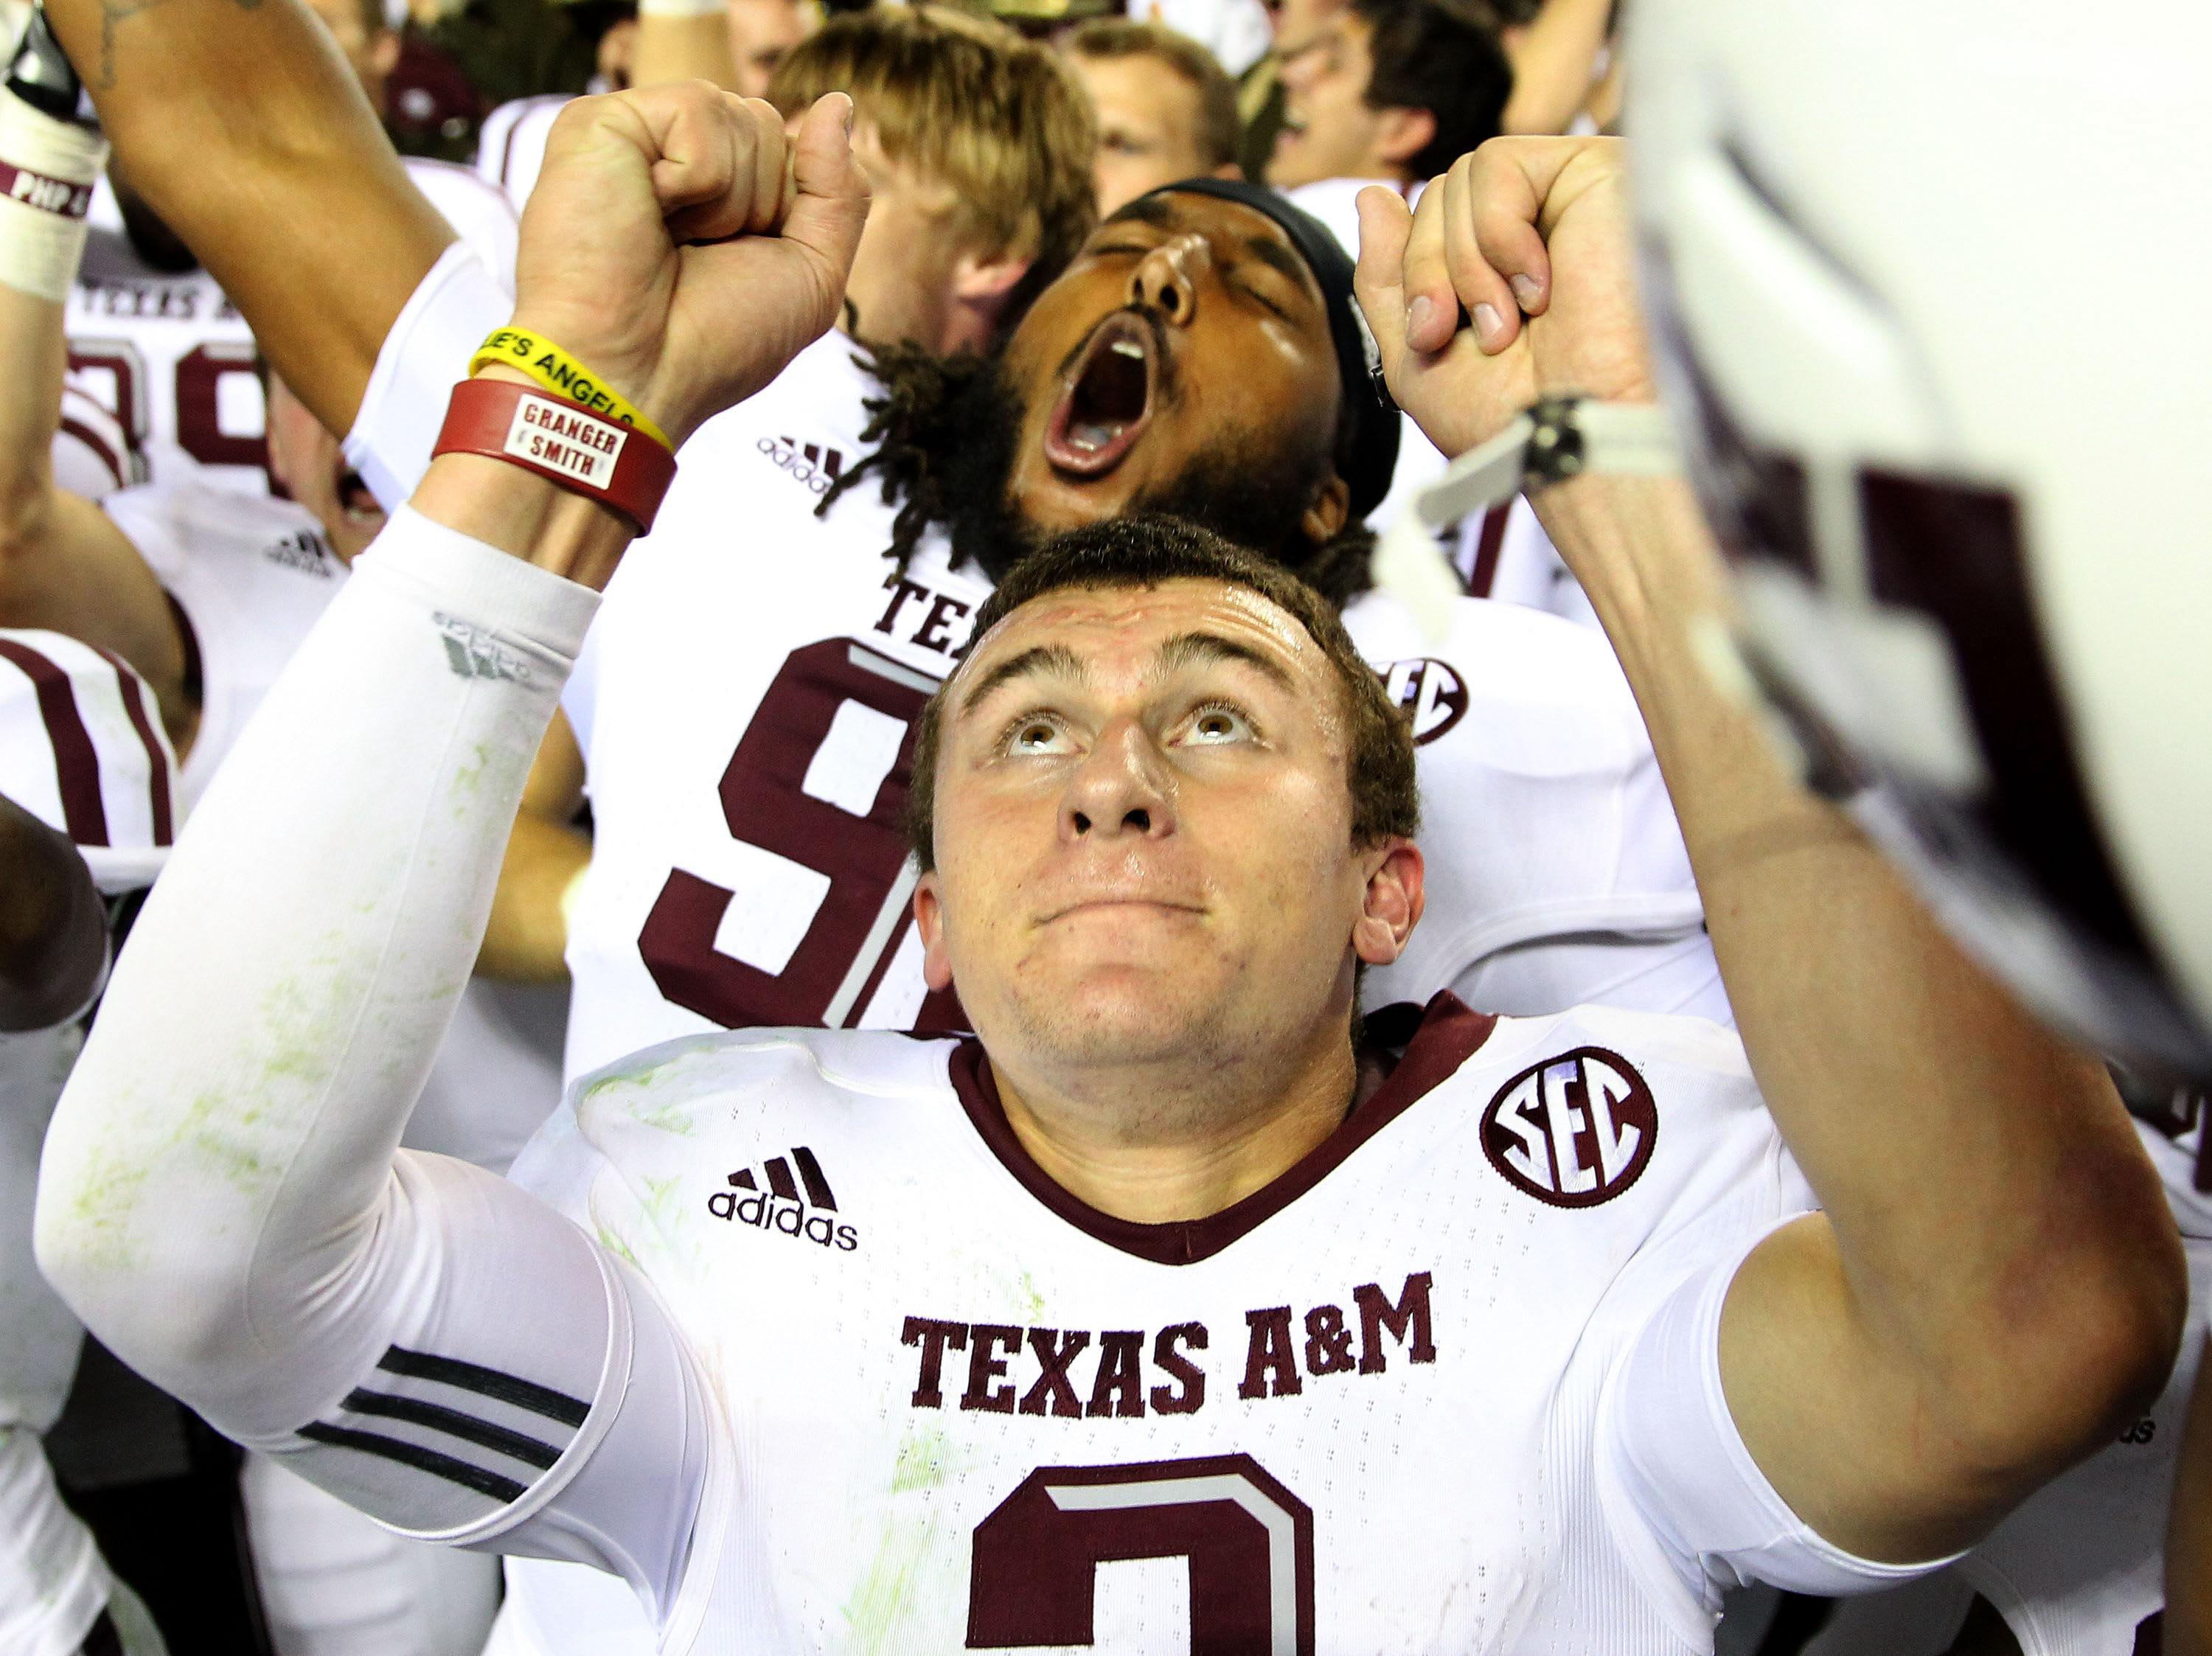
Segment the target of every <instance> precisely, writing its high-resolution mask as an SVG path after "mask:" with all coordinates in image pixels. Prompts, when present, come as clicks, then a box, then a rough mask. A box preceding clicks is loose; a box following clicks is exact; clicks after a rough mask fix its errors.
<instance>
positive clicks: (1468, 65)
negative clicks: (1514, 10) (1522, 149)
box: [1352, 0, 1513, 179]
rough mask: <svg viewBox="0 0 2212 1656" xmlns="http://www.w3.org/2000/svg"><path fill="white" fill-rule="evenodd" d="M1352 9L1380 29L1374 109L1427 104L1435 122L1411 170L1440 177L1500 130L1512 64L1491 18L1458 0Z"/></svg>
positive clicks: (1366, 3)
mask: <svg viewBox="0 0 2212 1656" xmlns="http://www.w3.org/2000/svg"><path fill="white" fill-rule="evenodd" d="M1352 10H1353V11H1354V12H1355V13H1357V14H1358V15H1359V16H1360V17H1362V18H1364V20H1365V21H1366V22H1367V25H1368V27H1370V29H1371V30H1372V31H1373V33H1372V35H1371V36H1370V39H1369V40H1368V43H1367V51H1368V55H1369V57H1370V59H1371V61H1372V62H1373V64H1374V68H1373V70H1372V71H1371V72H1370V75H1369V76H1368V81H1367V94H1366V102H1367V106H1368V107H1369V108H1370V109H1390V108H1401V109H1425V110H1427V111H1428V112H1429V114H1430V117H1431V118H1432V119H1433V120H1434V121H1435V122H1436V126H1437V130H1436V136H1434V137H1432V138H1431V139H1430V140H1429V142H1428V143H1427V144H1426V145H1425V146H1424V147H1423V149H1421V151H1420V153H1419V154H1418V155H1413V156H1411V157H1409V158H1408V159H1407V162H1406V170H1407V173H1410V174H1411V175H1412V176H1413V177H1414V178H1417V179H1428V178H1434V177H1435V176H1436V175H1437V173H1443V172H1448V171H1449V170H1450V167H1451V164H1452V163H1453V162H1454V161H1457V160H1458V159H1459V158H1460V157H1461V156H1462V155H1466V154H1467V153H1468V151H1469V150H1471V149H1476V148H1478V147H1480V145H1482V144H1484V143H1488V142H1489V141H1490V140H1491V139H1492V138H1494V137H1496V136H1498V132H1499V131H1500V130H1501V129H1502V128H1503V126H1504V120H1505V100H1507V99H1508V98H1509V97H1510V96H1511V95H1512V93H1513V67H1512V65H1511V64H1509V63H1507V62H1506V60H1505V50H1504V47H1503V46H1501V45H1498V34H1497V31H1496V28H1495V27H1494V25H1492V23H1491V22H1490V21H1488V20H1487V18H1486V16H1484V15H1481V14H1480V13H1475V12H1471V11H1470V10H1469V9H1468V8H1467V7H1465V6H1462V5H1458V4H1454V3H1451V0H1352Z"/></svg>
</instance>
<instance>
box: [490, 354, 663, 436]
mask: <svg viewBox="0 0 2212 1656" xmlns="http://www.w3.org/2000/svg"><path fill="white" fill-rule="evenodd" d="M494 363H497V364H498V365H499V366H500V367H505V368H513V369H514V370H516V371H517V372H518V373H526V374H528V375H529V376H530V377H531V378H532V379H535V380H536V381H537V382H538V384H539V385H543V386H544V387H545V389H546V390H548V391H551V392H552V393H553V394H554V395H555V396H556V397H564V398H566V399H567V400H568V401H569V402H572V403H581V404H582V405H583V406H584V407H585V408H587V409H591V410H592V412H593V413H594V414H601V415H605V416H606V417H608V418H609V419H611V420H614V421H617V422H619V423H621V424H623V425H625V426H635V428H637V429H638V430H640V431H641V432H643V433H644V434H646V435H647V436H648V437H650V438H652V439H653V441H654V442H656V443H659V445H660V446H662V447H663V448H667V449H672V448H674V447H675V445H674V444H673V443H671V442H670V441H669V440H668V434H667V433H666V432H665V431H663V430H661V428H659V426H657V425H655V424H654V423H653V422H652V421H651V420H648V419H647V418H646V416H645V414H644V412H643V410H641V409H639V408H638V407H637V405H636V404H635V403H632V402H631V401H630V400H629V398H628V397H624V396H623V394H622V393H621V392H620V391H617V390H615V389H614V387H613V386H611V385H608V384H607V382H606V381H605V379H601V378H600V377H599V375H598V374H595V373H592V371H591V370H590V369H589V368H586V367H585V366H584V365H583V364H582V363H581V362H579V361H577V360H576V359H575V358H574V357H573V356H571V355H568V352H566V351H564V350H562V349H561V348H560V347H559V346H558V345H556V344H555V343H553V342H552V341H551V340H550V339H547V338H545V337H543V336H542V335H538V334H533V333H530V332H528V331H525V330H523V329H521V328H496V329H494V330H493V331H492V332H491V333H490V334H489V335H488V336H486V337H485V339H484V343H483V344H482V345H480V346H478V347H477V354H476V355H474V356H472V357H471V358H470V359H469V372H470V373H471V374H475V373H482V372H483V370H484V369H485V368H486V367H489V366H491V365H492V364H494Z"/></svg>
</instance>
